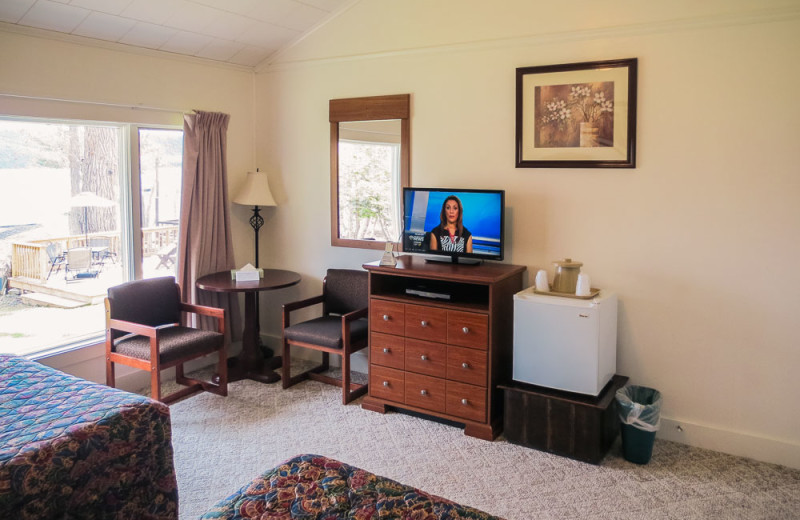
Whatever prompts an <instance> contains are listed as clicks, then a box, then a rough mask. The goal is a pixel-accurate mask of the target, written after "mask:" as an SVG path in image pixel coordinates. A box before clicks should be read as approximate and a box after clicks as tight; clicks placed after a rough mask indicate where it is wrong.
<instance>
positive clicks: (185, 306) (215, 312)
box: [181, 303, 225, 318]
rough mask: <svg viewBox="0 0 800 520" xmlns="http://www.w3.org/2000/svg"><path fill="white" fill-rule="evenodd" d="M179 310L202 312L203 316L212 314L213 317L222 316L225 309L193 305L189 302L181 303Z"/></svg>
mask: <svg viewBox="0 0 800 520" xmlns="http://www.w3.org/2000/svg"><path fill="white" fill-rule="evenodd" d="M181 310H182V311H184V312H193V313H195V314H202V315H203V316H213V317H214V318H224V317H225V309H220V308H219V307H208V306H207V305H194V304H191V303H181Z"/></svg>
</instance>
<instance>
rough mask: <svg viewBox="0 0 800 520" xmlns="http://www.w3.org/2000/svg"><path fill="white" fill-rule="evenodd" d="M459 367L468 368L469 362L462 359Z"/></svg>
mask: <svg viewBox="0 0 800 520" xmlns="http://www.w3.org/2000/svg"><path fill="white" fill-rule="evenodd" d="M461 368H469V363H467V362H466V361H464V362H463V363H461Z"/></svg>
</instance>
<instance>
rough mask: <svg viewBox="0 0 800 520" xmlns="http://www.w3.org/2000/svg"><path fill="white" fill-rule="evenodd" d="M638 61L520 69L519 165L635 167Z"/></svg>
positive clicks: (517, 132)
mask: <svg viewBox="0 0 800 520" xmlns="http://www.w3.org/2000/svg"><path fill="white" fill-rule="evenodd" d="M637 69H638V60H637V58H627V59H618V60H606V61H591V62H583V63H567V64H561V65H544V66H537V67H521V68H517V81H516V86H517V114H516V116H517V119H516V167H517V168H635V167H636V94H637V92H636V89H637V87H636V79H637Z"/></svg>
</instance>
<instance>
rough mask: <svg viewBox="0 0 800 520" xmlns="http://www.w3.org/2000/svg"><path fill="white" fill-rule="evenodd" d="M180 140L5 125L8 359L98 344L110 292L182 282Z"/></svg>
mask: <svg viewBox="0 0 800 520" xmlns="http://www.w3.org/2000/svg"><path fill="white" fill-rule="evenodd" d="M182 140H183V132H182V131H181V130H176V129H167V128H144V127H142V128H139V127H137V126H136V125H131V124H120V123H96V122H91V123H89V122H78V121H64V120H41V119H36V120H34V119H10V118H6V119H2V118H0V185H2V186H3V195H4V197H3V198H4V201H3V204H0V277H1V280H0V284H2V287H3V290H2V291H0V352H2V353H15V354H19V355H35V354H36V353H42V352H44V351H52V350H54V349H62V348H73V347H76V346H79V345H81V344H85V343H87V342H96V341H97V340H99V339H100V338H102V335H103V331H104V328H105V321H104V309H103V298H104V297H105V294H106V290H107V288H108V287H110V286H112V285H116V284H119V283H122V282H124V281H127V280H130V279H133V278H141V277H151V276H163V275H165V274H166V275H174V274H175V266H176V264H177V240H178V218H179V215H180V184H181V183H180V177H181V162H182ZM134 164H135V165H138V166H139V168H134V167H132V165H134ZM131 172H135V173H136V174H135V175H132V174H131ZM43 324H47V325H46V326H43Z"/></svg>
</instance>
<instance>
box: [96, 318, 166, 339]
mask: <svg viewBox="0 0 800 520" xmlns="http://www.w3.org/2000/svg"><path fill="white" fill-rule="evenodd" d="M108 328H109V329H114V330H121V331H122V332H128V333H130V334H138V335H140V336H147V337H148V338H155V337H156V334H157V333H158V330H157V329H158V327H150V326H149V325H142V324H141V323H133V322H130V321H124V320H115V319H110V320H108Z"/></svg>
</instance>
